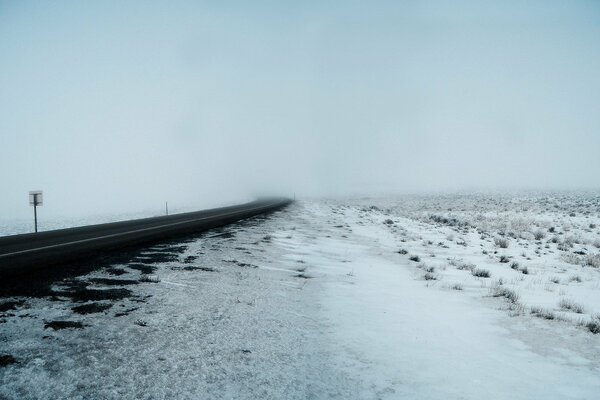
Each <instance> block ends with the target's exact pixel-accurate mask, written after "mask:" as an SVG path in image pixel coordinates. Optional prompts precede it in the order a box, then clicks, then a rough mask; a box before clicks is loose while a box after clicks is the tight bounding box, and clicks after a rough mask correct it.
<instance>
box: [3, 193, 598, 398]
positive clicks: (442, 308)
mask: <svg viewBox="0 0 600 400" xmlns="http://www.w3.org/2000/svg"><path fill="white" fill-rule="evenodd" d="M583 199H584V200H585V199H587V198H586V197H584V198H583ZM401 200H402V201H400V200H399V199H392V198H385V199H344V200H335V201H334V200H327V201H325V200H314V201H302V202H297V203H295V204H294V205H293V206H291V207H289V208H288V209H286V210H283V211H280V212H277V213H274V214H272V215H271V216H270V217H268V218H256V219H253V220H251V221H247V222H244V223H240V224H236V225H232V226H230V227H227V228H224V229H223V231H222V232H210V233H207V234H205V235H201V236H198V237H195V238H191V239H190V240H189V241H186V242H185V243H183V244H182V243H172V244H165V245H160V246H154V247H153V248H148V249H143V250H142V254H136V253H134V254H132V255H131V259H129V260H125V261H123V262H112V263H111V265H112V266H113V267H116V268H122V269H123V270H125V271H126V274H124V275H122V276H119V277H112V278H119V279H139V277H140V276H141V275H140V273H139V271H137V270H135V269H133V268H131V265H134V264H135V263H139V262H140V261H139V260H140V259H143V258H138V259H137V260H136V259H135V258H136V257H140V256H143V253H146V254H152V253H156V252H166V253H168V254H176V257H174V258H173V259H172V260H170V261H164V260H163V261H160V262H154V263H152V265H153V266H154V267H156V268H157V269H156V270H155V271H154V272H153V275H152V276H155V277H157V278H158V279H156V280H159V281H158V282H143V283H140V284H138V285H130V286H127V288H128V289H130V290H131V291H132V295H131V296H129V297H126V298H124V299H121V300H115V301H113V302H111V304H112V307H111V308H110V309H109V310H107V311H104V312H101V313H94V314H87V315H76V314H74V313H73V312H72V311H71V308H72V306H73V305H74V302H73V301H72V299H69V298H68V296H67V297H61V298H60V299H61V300H63V301H52V300H51V299H50V298H49V297H42V298H28V299H26V301H27V304H26V305H25V306H22V307H20V308H18V309H17V310H11V311H9V312H7V313H4V316H0V320H2V319H4V320H5V322H4V323H0V354H11V355H13V356H14V357H15V358H16V359H17V360H18V361H19V363H18V364H13V365H9V366H6V367H0V384H1V385H0V397H2V396H4V397H7V398H23V397H24V398H48V397H52V398H67V397H68V398H203V399H221V398H235V399H253V398H272V399H280V398H291V399H293V398H297V399H305V398H317V399H321V398H339V399H348V398H357V399H358V398H360V399H412V398H420V399H481V398H491V399H508V398H511V399H594V398H597V394H598V393H600V335H594V334H592V333H591V332H589V331H588V330H587V329H586V328H585V327H584V326H582V325H581V322H583V321H589V320H591V319H593V318H594V316H595V314H596V313H598V312H599V311H600V309H598V308H599V307H600V302H599V301H598V300H600V299H599V297H598V296H599V292H600V280H599V274H598V272H599V271H598V268H593V267H584V266H581V265H573V264H569V263H566V262H564V261H561V260H562V258H561V254H563V253H564V252H560V251H558V250H557V249H556V248H555V247H556V244H552V245H553V246H554V247H551V248H550V249H544V247H543V246H541V248H542V251H540V254H539V257H538V255H537V254H536V253H535V250H537V249H538V247H539V246H538V245H536V244H535V239H520V240H519V242H520V244H517V240H516V239H511V241H510V244H509V247H508V248H507V249H502V252H501V253H500V252H499V253H498V254H494V253H493V252H494V251H498V249H496V248H495V247H494V244H493V238H494V237H495V236H496V235H497V232H495V229H496V228H497V225H494V224H491V223H490V224H488V226H486V228H485V229H483V228H481V226H480V227H478V228H479V229H480V230H481V231H482V232H484V233H485V234H482V233H479V232H477V229H478V228H476V227H473V226H472V225H471V227H470V228H469V229H468V230H467V229H464V227H461V228H460V229H458V228H457V227H456V226H448V225H444V224H439V223H436V222H435V221H433V220H431V219H430V218H429V217H428V215H429V214H430V213H432V212H436V213H437V212H439V210H437V209H436V207H437V205H436V204H438V203H439V204H448V203H449V201H448V200H447V199H446V200H444V201H440V200H439V199H433V200H431V199H430V200H429V201H430V203H427V202H426V201H422V199H418V200H414V199H401ZM459 200H460V202H461V204H462V209H464V211H462V212H461V213H460V215H459V213H458V212H454V215H455V216H458V217H460V218H462V219H464V220H467V219H468V220H470V221H488V220H484V219H481V218H479V213H480V211H481V210H479V209H477V210H476V211H473V210H474V209H476V207H483V206H485V205H486V203H485V202H482V201H481V199H475V200H476V201H475V200H473V198H461V199H459ZM492 200H494V201H495V202H496V203H494V202H492ZM492 200H489V199H486V201H487V202H488V203H490V204H489V207H490V209H492V210H493V209H504V208H503V207H504V205H505V203H501V204H500V205H499V204H498V201H499V200H497V198H495V197H494V198H492ZM411 201H412V203H411ZM450 201H455V200H453V199H450ZM527 201H530V200H527ZM469 202H471V203H469ZM522 204H523V203H522V202H521V203H516V205H513V206H511V207H508V208H509V211H508V213H509V214H510V218H517V217H523V215H525V216H526V217H528V218H530V219H533V220H534V221H541V220H542V218H541V217H539V218H538V215H537V214H535V213H534V212H532V211H531V209H530V210H529V211H526V212H525V211H524V212H520V211H519V207H521V206H522ZM574 204H575V205H577V204H579V203H577V202H575V203H574ZM371 205H375V206H377V208H371V207H370V206H371ZM475 206H476V207H475ZM571 208H572V209H573V208H576V207H575V206H572V207H571ZM515 210H516V211H515ZM539 211H540V215H541V211H542V210H541V209H540V210H539ZM536 212H537V210H536ZM523 213H525V214H523ZM569 213H570V212H568V213H567V216H564V215H563V214H560V215H559V214H558V213H552V212H547V210H546V212H545V214H543V218H544V220H545V221H552V223H553V224H555V225H557V226H558V225H559V224H557V222H560V224H561V225H560V226H563V225H564V226H566V225H567V223H568V224H569V229H570V232H571V233H572V234H580V235H581V236H584V235H585V237H586V238H587V239H586V240H587V241H588V243H590V244H591V243H593V240H594V235H595V234H596V233H597V229H596V230H595V231H594V230H593V229H592V231H591V232H588V231H586V227H587V226H589V225H590V223H592V224H593V223H594V222H593V221H591V222H590V219H593V218H596V219H597V216H598V213H597V212H596V214H595V215H594V214H590V215H589V216H588V218H585V217H581V216H580V217H577V216H575V217H569V216H568V214H569ZM440 214H441V213H440ZM490 215H491V217H490V218H494V219H496V218H498V219H502V218H508V217H506V216H504V217H501V216H497V215H494V214H493V213H490ZM510 218H509V219H510ZM573 218H575V219H573ZM388 219H390V220H392V222H391V223H389V222H386V221H387V220H388ZM535 223H540V222H534V223H533V224H535ZM532 226H533V225H532ZM561 229H562V228H561ZM522 233H523V234H524V233H526V232H522ZM450 235H453V236H454V237H453V238H452V240H448V237H449V236H450ZM523 236H526V235H523ZM462 239H464V241H465V242H466V246H465V245H463V244H458V242H459V241H460V240H462ZM548 239H549V237H547V238H546V240H548ZM544 242H545V241H544ZM430 243H431V244H430ZM439 243H444V245H443V246H439V245H438V244H439ZM590 244H587V245H580V244H575V245H574V247H573V248H572V250H573V251H577V250H578V249H580V247H584V246H585V247H586V249H587V251H588V252H592V251H591V250H590V249H591V247H592V246H590ZM182 246H183V247H182ZM400 248H403V249H406V250H407V252H408V254H405V255H402V254H398V252H397V251H398V250H399V249H400ZM177 249H179V250H177ZM483 250H486V251H487V252H488V254H483V253H482V251H483ZM522 251H526V252H527V254H528V255H530V256H531V257H530V258H531V259H530V260H527V259H526V258H525V257H521V256H520V254H521V252H522ZM550 251H553V252H552V253H550ZM544 252H545V253H546V254H543V253H544ZM499 254H506V255H507V256H511V257H513V260H515V259H518V261H519V263H520V267H521V268H522V267H523V266H527V267H528V269H529V274H527V275H525V274H523V273H522V272H519V271H517V270H514V269H511V268H510V264H506V263H502V264H501V263H499V262H498V257H499ZM411 255H419V256H420V258H421V261H420V262H414V261H411V260H410V259H409V257H410V256H411ZM190 256H191V257H197V258H195V259H193V260H191V261H190V260H189V259H188V262H186V263H184V262H183V261H184V260H186V258H188V257H190ZM511 261H512V260H511ZM98 262H99V261H98ZM147 263H148V264H150V262H147ZM469 263H470V264H474V265H476V267H477V268H484V269H488V270H489V271H490V272H491V275H492V276H491V277H490V278H479V277H475V276H473V275H472V274H471V272H470V270H468V269H462V270H461V269H458V268H457V267H456V266H457V265H462V264H469ZM185 267H188V268H204V269H205V270H202V269H193V270H186V269H184V268H185ZM207 267H208V268H207ZM255 267H256V268H255ZM431 267H433V272H432V275H434V276H435V278H436V279H434V280H425V279H424V278H423V276H424V274H425V270H426V269H427V268H431ZM211 269H212V270H211ZM573 275H577V276H579V277H580V278H581V280H582V282H574V281H569V279H568V278H569V277H570V276H573ZM554 276H557V277H559V279H560V283H559V284H556V283H553V282H549V279H550V278H552V277H554ZM98 277H103V278H106V277H110V276H109V275H107V270H106V269H104V268H102V267H101V268H99V269H98V270H97V271H95V272H93V273H91V274H89V275H85V276H81V277H78V278H77V279H78V280H79V281H85V282H91V279H93V278H98ZM499 278H502V282H499V281H498V280H499ZM457 284H459V285H461V287H462V290H453V289H452V287H453V286H455V285H457ZM66 286H67V283H65V282H62V283H61V282H59V283H57V284H56V285H55V289H56V290H57V291H58V290H64V288H65V287H66ZM88 287H90V288H104V287H105V286H102V285H100V284H95V283H90V286H88ZM494 287H507V288H510V289H511V290H514V291H515V292H517V293H518V294H519V296H520V297H519V300H518V302H517V303H516V304H513V303H510V302H509V301H508V300H507V299H505V298H502V297H492V296H491V293H493V290H494ZM148 296H150V297H148ZM562 298H569V299H573V301H575V302H577V303H581V304H582V305H583V307H584V312H583V313H582V314H576V313H573V312H571V311H567V310H560V308H559V307H558V302H559V300H560V299H562ZM534 306H543V307H544V308H547V309H549V310H550V311H552V312H553V313H555V315H556V316H557V318H556V319H554V320H545V319H542V318H537V317H535V316H534V315H532V314H531V313H530V309H531V308H532V307H534ZM123 310H132V311H130V312H129V313H128V314H127V315H123V316H119V317H116V316H115V314H116V313H117V312H119V311H123ZM11 314H13V315H11ZM558 316H561V318H558ZM52 320H77V321H81V322H83V323H84V324H85V325H87V326H86V327H84V328H83V329H64V330H59V331H53V330H51V329H44V321H52ZM141 325H145V326H141ZM44 337H46V338H44Z"/></svg>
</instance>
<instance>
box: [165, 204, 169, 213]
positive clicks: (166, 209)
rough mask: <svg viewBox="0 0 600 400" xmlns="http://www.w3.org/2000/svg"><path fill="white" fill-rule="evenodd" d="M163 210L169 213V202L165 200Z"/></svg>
mask: <svg viewBox="0 0 600 400" xmlns="http://www.w3.org/2000/svg"><path fill="white" fill-rule="evenodd" d="M165 212H166V213H167V215H169V202H168V201H165Z"/></svg>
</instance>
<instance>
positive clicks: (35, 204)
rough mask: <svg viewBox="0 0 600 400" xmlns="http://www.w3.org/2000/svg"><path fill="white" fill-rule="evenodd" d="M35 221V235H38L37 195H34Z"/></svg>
mask: <svg viewBox="0 0 600 400" xmlns="http://www.w3.org/2000/svg"><path fill="white" fill-rule="evenodd" d="M33 219H34V221H35V233H37V194H34V195H33Z"/></svg>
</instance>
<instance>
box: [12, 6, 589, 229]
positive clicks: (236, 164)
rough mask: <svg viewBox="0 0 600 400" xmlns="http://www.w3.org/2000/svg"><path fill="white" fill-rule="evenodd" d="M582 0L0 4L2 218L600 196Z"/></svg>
mask: <svg viewBox="0 0 600 400" xmlns="http://www.w3.org/2000/svg"><path fill="white" fill-rule="evenodd" d="M599 71H600V3H599V2H597V1H556V2H553V1H546V0H544V1H523V0H519V1H481V0H478V1H439V2H437V1H436V2H426V1H404V2H403V1H390V2H378V1H372V2H364V1H362V2H351V1H337V2H333V1H330V2H327V1H325V2H321V1H319V2H316V1H315V2H310V1H294V2H292V1H272V2H254V1H252V2H248V1H243V2H227V1H208V2H200V1H190V2H177V1H165V2H151V1H139V2H134V1H129V2H123V1H114V2H111V1H98V2H88V1H85V2H82V1H73V2H64V1H55V2H29V1H2V0H0V187H1V196H0V217H3V218H11V217H23V216H29V215H30V213H31V210H30V209H29V206H28V205H27V192H28V191H29V190H33V189H41V190H44V194H45V204H44V212H46V213H48V214H49V215H80V214H86V213H90V212H98V211H101V212H104V211H106V212H112V211H117V210H119V211H133V210H138V209H152V208H154V207H155V208H156V209H161V208H162V207H163V204H164V201H165V200H169V202H170V204H173V207H176V206H177V205H186V206H191V207H194V206H195V205H197V206H198V207H199V208H201V207H204V206H209V205H212V204H218V203H220V202H235V201H238V200H246V199H247V198H249V197H252V196H253V195H256V194H262V193H265V194H266V193H269V194H284V195H289V196H292V195H293V194H294V192H295V193H297V194H298V196H308V195H310V196H313V195H321V194H323V195H331V194H345V193H348V194H350V193H353V194H354V193H364V194H368V193H375V192H377V193H382V192H394V193H395V192H401V193H402V192H426V191H440V190H467V189H503V188H598V187H599V176H600V72H599Z"/></svg>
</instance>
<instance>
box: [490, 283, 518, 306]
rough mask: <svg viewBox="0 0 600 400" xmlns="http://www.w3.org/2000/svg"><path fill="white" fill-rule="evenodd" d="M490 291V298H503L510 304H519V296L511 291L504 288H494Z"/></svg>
mask: <svg viewBox="0 0 600 400" xmlns="http://www.w3.org/2000/svg"><path fill="white" fill-rule="evenodd" d="M491 290H492V297H504V298H506V299H507V300H508V301H509V302H510V303H512V304H518V303H519V294H518V293H517V292H515V291H514V290H512V289H509V288H507V287H504V286H494V287H492V288H491Z"/></svg>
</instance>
